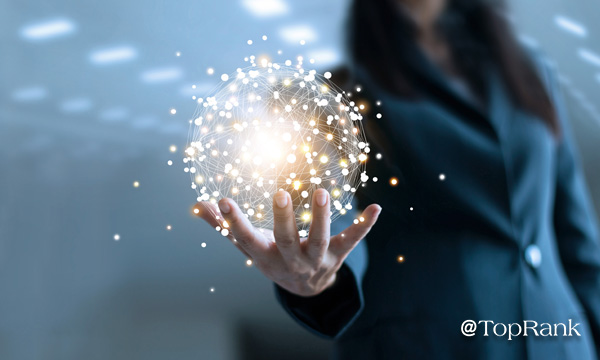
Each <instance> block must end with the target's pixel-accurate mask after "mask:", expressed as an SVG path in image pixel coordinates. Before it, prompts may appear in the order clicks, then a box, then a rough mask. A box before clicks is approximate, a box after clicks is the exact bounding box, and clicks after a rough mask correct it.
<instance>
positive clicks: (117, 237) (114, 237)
mask: <svg viewBox="0 0 600 360" xmlns="http://www.w3.org/2000/svg"><path fill="white" fill-rule="evenodd" d="M113 239H115V241H119V240H121V235H119V234H115V236H113Z"/></svg>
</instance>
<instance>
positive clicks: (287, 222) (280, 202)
mask: <svg viewBox="0 0 600 360" xmlns="http://www.w3.org/2000/svg"><path fill="white" fill-rule="evenodd" d="M273 236H274V237H275V243H276V244H277V248H278V249H279V252H280V253H281V255H282V256H283V258H284V259H285V260H286V261H290V260H293V259H297V257H298V255H299V254H300V237H299V236H298V228H297V227H296V216H295V214H294V208H293V206H292V198H291V197H290V194H288V193H287V191H278V192H277V193H276V194H275V196H273Z"/></svg>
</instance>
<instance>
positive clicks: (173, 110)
mask: <svg viewBox="0 0 600 360" xmlns="http://www.w3.org/2000/svg"><path fill="white" fill-rule="evenodd" d="M169 112H170V113H171V115H175V114H177V109H171V110H170V111H169Z"/></svg>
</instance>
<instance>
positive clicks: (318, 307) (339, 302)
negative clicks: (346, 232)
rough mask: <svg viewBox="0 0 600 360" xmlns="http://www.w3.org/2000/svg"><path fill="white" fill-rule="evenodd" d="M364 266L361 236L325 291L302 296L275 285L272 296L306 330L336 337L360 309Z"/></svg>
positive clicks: (363, 243)
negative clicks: (332, 282) (273, 295)
mask: <svg viewBox="0 0 600 360" xmlns="http://www.w3.org/2000/svg"><path fill="white" fill-rule="evenodd" d="M334 224H335V223H334ZM334 230H335V229H332V232H333V233H335V231H334ZM366 267H367V248H366V244H365V240H364V239H363V240H361V241H360V242H359V243H358V245H357V246H356V247H355V248H354V250H352V252H351V253H350V254H349V255H348V257H347V258H346V260H345V261H344V264H343V265H342V267H341V268H340V270H338V273H337V276H336V281H335V283H334V284H333V285H332V286H331V287H329V288H328V289H327V290H325V291H323V292H322V293H320V294H319V295H316V296H312V297H302V296H298V295H295V294H292V293H290V292H288V291H287V290H285V289H283V288H281V287H279V286H278V285H277V284H275V295H276V297H277V300H278V301H279V303H280V304H281V305H282V306H283V308H284V310H285V311H286V312H287V313H288V314H289V315H290V316H291V317H292V318H293V319H295V320H296V321H297V322H298V323H300V324H301V325H303V326H304V327H305V328H307V329H308V330H309V331H311V332H313V333H315V334H316V335H319V336H321V337H325V338H329V339H336V338H338V337H340V336H341V335H342V334H343V333H344V331H345V330H346V329H347V328H349V327H350V325H351V324H352V323H353V322H354V320H355V319H356V318H357V317H358V315H359V314H360V312H361V311H362V309H363V306H364V300H363V293H362V286H361V283H362V278H363V276H364V273H365V270H366Z"/></svg>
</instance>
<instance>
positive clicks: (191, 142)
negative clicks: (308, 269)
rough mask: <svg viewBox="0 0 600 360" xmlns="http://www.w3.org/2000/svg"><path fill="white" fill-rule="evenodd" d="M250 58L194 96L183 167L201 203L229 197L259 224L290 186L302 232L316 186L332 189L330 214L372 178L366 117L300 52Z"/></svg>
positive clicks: (267, 223)
mask: <svg viewBox="0 0 600 360" xmlns="http://www.w3.org/2000/svg"><path fill="white" fill-rule="evenodd" d="M249 62H250V64H251V66H249V67H247V68H244V69H241V68H240V69H237V72H236V73H233V74H229V75H227V74H223V75H222V76H221V79H222V80H223V81H222V82H221V83H220V85H219V86H218V87H217V88H216V89H215V90H214V91H213V92H212V93H211V94H210V96H209V97H206V98H205V99H202V98H199V99H198V107H197V109H196V112H195V113H194V116H193V119H192V120H191V127H190V133H189V139H188V146H187V148H186V150H185V154H186V156H185V158H184V163H185V166H186V167H185V169H184V170H185V171H186V172H188V173H189V174H190V175H191V180H192V183H191V187H192V189H194V190H196V192H197V196H198V197H197V200H198V201H210V202H212V203H216V202H217V201H218V200H219V199H221V198H224V197H229V198H232V199H233V200H235V201H236V202H237V203H238V204H239V206H240V208H241V209H242V211H243V212H244V213H245V214H246V216H247V217H248V218H249V219H250V221H251V222H252V223H253V224H254V225H255V226H257V227H259V228H272V225H273V214H272V202H273V196H274V195H275V193H276V192H277V191H279V190H285V191H288V192H289V193H290V194H291V197H292V200H293V205H294V210H295V214H296V222H297V224H298V230H299V232H300V235H301V236H305V235H306V232H307V230H308V227H309V225H310V219H311V206H312V193H313V191H314V190H316V189H318V188H324V189H326V190H328V191H329V193H330V194H331V202H330V204H331V218H332V220H333V219H335V218H336V217H338V216H339V215H343V214H345V213H346V212H347V211H348V210H350V209H352V205H351V200H352V197H353V195H354V193H355V192H356V189H357V188H358V187H359V186H360V185H361V183H364V182H367V181H368V179H369V177H368V176H367V174H366V172H365V162H366V161H367V159H368V156H369V152H370V149H369V144H368V143H367V142H366V140H365V137H364V134H363V130H362V124H361V120H362V118H363V117H362V115H361V113H360V111H359V110H360V109H359V107H358V105H357V104H355V103H354V102H353V101H352V100H351V99H350V98H349V96H348V94H346V93H345V92H343V91H341V90H340V89H339V88H338V87H337V86H336V85H335V84H333V83H332V82H331V81H330V80H329V77H330V76H331V75H330V74H329V73H326V76H322V75H320V74H318V73H317V72H316V71H315V70H307V69H304V68H303V66H302V57H298V62H297V64H296V65H292V62H291V61H290V60H287V61H285V63H284V64H277V63H271V62H270V61H269V60H267V59H256V58H255V57H254V56H251V57H249ZM214 215H215V216H219V214H214Z"/></svg>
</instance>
